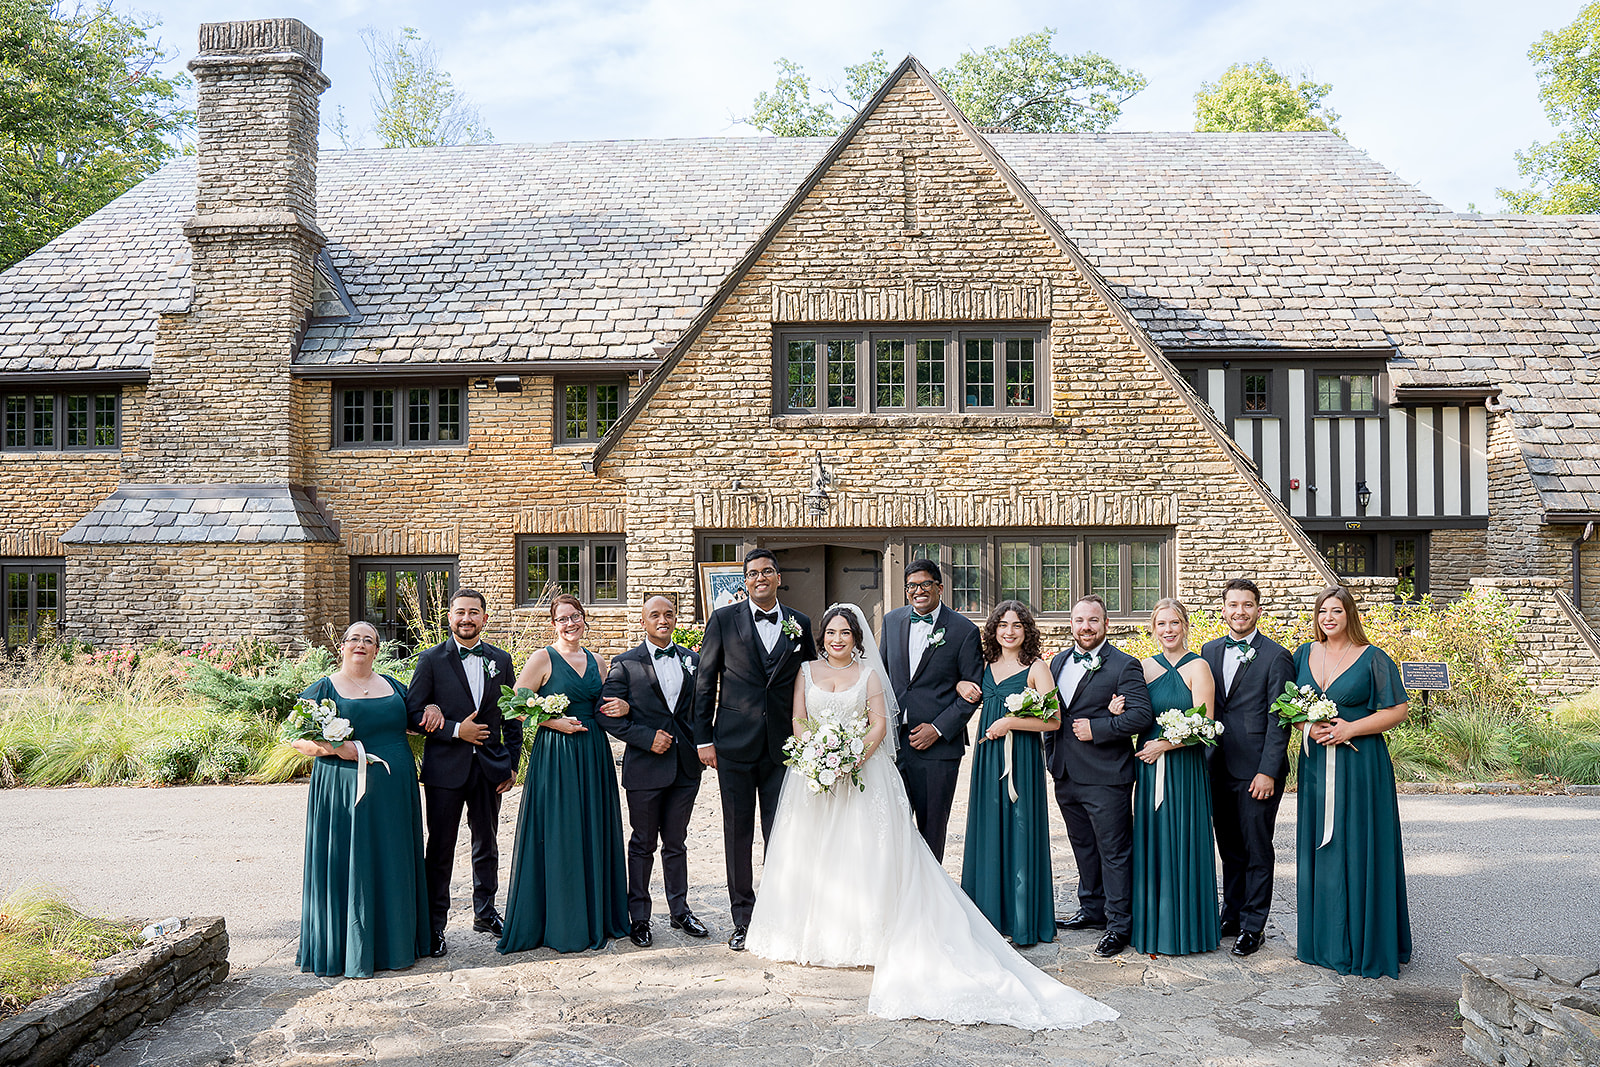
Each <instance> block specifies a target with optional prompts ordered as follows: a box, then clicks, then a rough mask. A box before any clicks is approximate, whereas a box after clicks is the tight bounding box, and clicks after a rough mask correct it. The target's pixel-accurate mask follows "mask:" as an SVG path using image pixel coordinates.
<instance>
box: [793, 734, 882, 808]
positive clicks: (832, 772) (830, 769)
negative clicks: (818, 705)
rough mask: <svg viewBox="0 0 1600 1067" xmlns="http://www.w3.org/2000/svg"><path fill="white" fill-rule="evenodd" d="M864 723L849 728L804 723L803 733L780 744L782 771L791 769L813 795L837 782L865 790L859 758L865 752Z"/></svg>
mask: <svg viewBox="0 0 1600 1067" xmlns="http://www.w3.org/2000/svg"><path fill="white" fill-rule="evenodd" d="M867 727H868V723H867V720H865V719H862V720H860V721H859V722H854V723H850V724H845V723H838V722H817V721H815V720H810V719H808V720H806V722H805V724H804V729H802V731H801V732H800V733H798V734H795V735H794V736H793V737H791V738H789V740H787V741H785V742H784V743H783V751H784V755H785V756H787V757H788V758H787V759H785V760H784V761H783V764H784V766H785V767H793V768H794V769H795V771H797V772H798V773H799V775H800V776H801V777H802V778H804V779H805V783H806V788H808V789H810V790H811V791H812V792H813V793H826V792H829V791H830V790H832V789H833V787H834V786H836V785H838V784H839V783H840V782H847V783H849V784H850V785H853V786H855V787H856V788H857V789H862V790H864V789H866V788H867V786H866V783H864V782H863V781H862V780H861V757H862V754H863V753H865V752H866V750H867Z"/></svg>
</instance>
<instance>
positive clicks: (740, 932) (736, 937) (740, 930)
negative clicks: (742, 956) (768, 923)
mask: <svg viewBox="0 0 1600 1067" xmlns="http://www.w3.org/2000/svg"><path fill="white" fill-rule="evenodd" d="M749 932H750V928H749V927H748V926H735V927H734V928H733V936H732V937H730V938H728V947H729V948H731V949H733V951H735V952H743V951H744V939H745V935H746V934H748V933H749Z"/></svg>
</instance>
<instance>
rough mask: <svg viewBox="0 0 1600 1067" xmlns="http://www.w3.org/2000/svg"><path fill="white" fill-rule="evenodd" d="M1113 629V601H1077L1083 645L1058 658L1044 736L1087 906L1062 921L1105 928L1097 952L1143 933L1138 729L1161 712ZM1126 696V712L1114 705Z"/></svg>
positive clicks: (1075, 625) (1075, 621) (1075, 633)
mask: <svg viewBox="0 0 1600 1067" xmlns="http://www.w3.org/2000/svg"><path fill="white" fill-rule="evenodd" d="M1106 630H1107V625H1106V602H1105V601H1104V600H1103V599H1101V598H1100V597H1098V596H1096V595H1094V594H1093V593H1091V594H1090V595H1088V596H1086V597H1084V598H1083V599H1082V600H1079V601H1078V602H1077V603H1076V604H1074V605H1073V607H1072V640H1073V645H1072V647H1071V648H1069V649H1067V650H1066V651H1065V652H1062V653H1061V654H1059V655H1058V656H1056V657H1055V659H1053V660H1051V661H1050V675H1051V677H1053V678H1055V679H1056V687H1057V690H1058V691H1059V692H1060V694H1061V729H1060V730H1058V731H1055V732H1054V733H1048V734H1045V735H1044V751H1045V762H1046V763H1047V764H1048V765H1049V767H1050V774H1051V775H1052V776H1053V777H1054V778H1055V780H1056V803H1057V804H1059V805H1060V806H1061V817H1062V819H1064V820H1065V821H1066V824H1067V840H1068V841H1070V842H1072V855H1073V857H1074V858H1075V859H1076V860H1077V861H1078V911H1077V913H1076V914H1074V915H1073V916H1072V917H1071V918H1068V919H1057V920H1056V925H1057V926H1059V927H1061V928H1062V929H1063V930H1082V929H1097V930H1104V931H1105V936H1103V937H1102V938H1101V939H1100V943H1099V944H1098V945H1096V946H1095V950H1094V951H1095V955H1097V956H1101V957H1105V958H1107V959H1109V958H1110V957H1112V956H1115V955H1117V954H1118V953H1119V952H1121V951H1122V950H1123V949H1124V948H1126V947H1127V945H1128V938H1129V937H1130V936H1132V934H1133V777H1134V775H1133V735H1134V734H1137V733H1142V732H1144V731H1145V730H1148V729H1150V728H1151V727H1152V726H1154V725H1155V721H1156V716H1155V711H1154V709H1153V708H1152V707H1151V705H1150V691H1149V690H1148V689H1147V688H1146V687H1145V682H1144V668H1143V667H1142V666H1141V665H1140V663H1139V661H1138V660H1137V659H1135V658H1134V657H1132V656H1130V655H1128V654H1127V653H1126V652H1123V651H1122V650H1121V649H1118V648H1117V647H1115V646H1114V645H1112V644H1111V643H1110V642H1109V641H1107V640H1106ZM1117 696H1120V697H1122V700H1123V707H1122V710H1121V711H1120V712H1114V711H1112V710H1111V701H1112V698H1113V697H1117Z"/></svg>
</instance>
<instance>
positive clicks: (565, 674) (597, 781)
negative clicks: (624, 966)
mask: <svg viewBox="0 0 1600 1067" xmlns="http://www.w3.org/2000/svg"><path fill="white" fill-rule="evenodd" d="M547 651H548V652H549V654H550V680H549V681H547V682H545V684H544V685H543V686H542V687H541V688H540V689H539V695H540V696H546V695H548V694H550V693H565V694H566V695H567V699H568V700H570V701H571V702H572V703H571V704H570V705H569V706H568V708H567V714H568V715H570V716H572V717H573V718H576V719H580V720H582V722H583V724H584V725H585V726H587V727H588V728H589V729H588V730H587V731H586V732H584V733H575V734H564V733H561V732H559V731H557V730H551V729H548V728H546V727H540V728H539V729H538V730H536V731H534V735H533V741H532V743H531V744H530V745H529V746H528V773H527V775H526V777H525V779H524V782H523V786H522V804H521V808H520V810H519V811H518V812H517V838H516V843H515V844H514V845H513V846H512V850H511V886H510V888H509V889H508V890H507V892H506V913H505V932H504V934H503V935H502V936H501V938H500V944H499V945H497V946H496V947H497V948H498V949H499V950H500V951H501V952H520V951H522V950H523V949H529V948H539V947H540V946H546V947H549V948H553V949H555V950H556V951H557V952H578V951H581V950H583V949H591V948H602V947H604V945H605V943H606V941H607V940H609V939H612V938H618V937H622V936H624V935H626V934H627V932H628V870H627V865H626V863H625V861H624V859H623V854H622V806H621V804H620V802H619V801H618V799H617V772H616V766H615V764H614V763H613V762H612V756H611V744H610V742H609V741H608V740H607V738H608V737H609V735H608V734H607V733H606V732H605V731H604V730H602V729H601V728H600V725H599V723H598V722H597V721H596V712H595V704H596V702H597V701H598V700H599V697H600V684H601V683H600V665H599V664H598V663H596V662H595V658H594V656H593V655H592V654H591V653H588V652H585V653H584V656H585V658H586V660H587V665H586V667H585V669H584V672H583V676H582V677H579V676H578V672H577V671H575V670H573V669H572V667H571V665H570V664H568V663H567V661H566V660H564V659H562V658H561V653H559V652H557V651H556V650H555V649H553V648H551V649H547Z"/></svg>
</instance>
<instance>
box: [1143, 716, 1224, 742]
mask: <svg viewBox="0 0 1600 1067" xmlns="http://www.w3.org/2000/svg"><path fill="white" fill-rule="evenodd" d="M1156 724H1157V725H1158V726H1160V727H1161V740H1163V741H1167V742H1170V743H1171V744H1174V745H1179V746H1182V745H1215V744H1216V743H1217V738H1218V737H1221V736H1222V724H1221V723H1220V722H1218V721H1217V720H1215V719H1213V718H1211V717H1210V716H1208V715H1207V714H1206V709H1205V708H1203V707H1199V708H1190V709H1189V710H1188V711H1178V710H1176V709H1174V710H1172V711H1164V712H1162V713H1161V714H1160V715H1157V716H1156Z"/></svg>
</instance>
